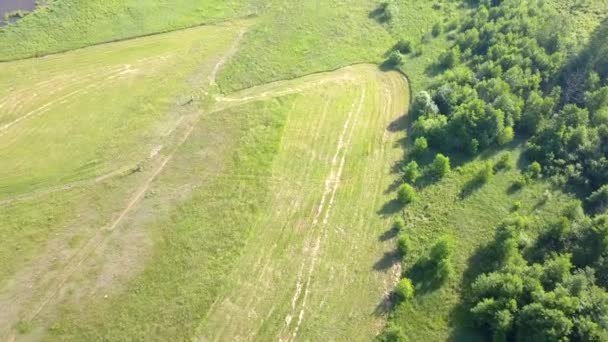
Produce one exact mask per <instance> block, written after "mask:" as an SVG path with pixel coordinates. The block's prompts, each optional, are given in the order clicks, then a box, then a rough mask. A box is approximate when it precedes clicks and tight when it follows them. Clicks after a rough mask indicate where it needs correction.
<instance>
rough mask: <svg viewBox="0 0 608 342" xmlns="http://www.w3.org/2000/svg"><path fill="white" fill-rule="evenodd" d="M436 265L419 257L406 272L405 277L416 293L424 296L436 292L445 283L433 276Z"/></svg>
mask: <svg viewBox="0 0 608 342" xmlns="http://www.w3.org/2000/svg"><path fill="white" fill-rule="evenodd" d="M435 268H436V265H435V264H434V263H433V262H432V261H431V260H430V259H429V258H428V257H421V258H420V259H419V260H418V261H417V262H416V263H415V264H414V265H412V267H410V268H409V269H408V270H407V271H406V272H405V276H406V277H408V278H410V279H411V280H412V283H413V284H414V287H415V288H416V293H418V294H426V293H429V292H432V291H435V290H438V289H439V288H440V287H441V285H443V284H444V283H445V281H444V279H440V278H438V277H436V276H435V275H434V272H435Z"/></svg>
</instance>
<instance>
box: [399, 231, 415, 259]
mask: <svg viewBox="0 0 608 342" xmlns="http://www.w3.org/2000/svg"><path fill="white" fill-rule="evenodd" d="M397 250H398V251H399V254H401V256H402V257H405V256H407V255H408V253H409V252H410V251H411V250H412V243H411V241H410V238H409V236H408V235H406V234H403V233H402V234H399V238H398V239H397Z"/></svg>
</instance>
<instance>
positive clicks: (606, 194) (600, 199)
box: [587, 184, 608, 212]
mask: <svg viewBox="0 0 608 342" xmlns="http://www.w3.org/2000/svg"><path fill="white" fill-rule="evenodd" d="M587 202H588V203H589V205H590V206H591V207H592V208H593V210H595V211H596V212H603V211H604V210H606V208H608V184H606V185H604V186H602V187H601V188H599V189H598V190H596V191H594V192H593V193H592V194H591V196H589V198H587Z"/></svg>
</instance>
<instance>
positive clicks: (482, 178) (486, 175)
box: [476, 161, 494, 184]
mask: <svg viewBox="0 0 608 342" xmlns="http://www.w3.org/2000/svg"><path fill="white" fill-rule="evenodd" d="M493 175H494V165H493V164H492V162H490V161H488V162H485V163H484V165H483V168H482V169H481V171H479V173H478V174H477V176H476V179H477V181H478V182H480V183H482V184H485V183H487V182H488V181H489V180H490V178H492V176H493Z"/></svg>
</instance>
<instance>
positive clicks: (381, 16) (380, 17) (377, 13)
mask: <svg viewBox="0 0 608 342" xmlns="http://www.w3.org/2000/svg"><path fill="white" fill-rule="evenodd" d="M367 17H368V18H370V19H373V20H375V21H377V22H378V23H380V24H384V23H387V22H389V21H390V19H391V17H390V14H389V13H388V12H387V4H384V3H383V4H380V5H379V6H378V7H376V8H375V9H373V10H372V11H370V12H369V13H368V15H367Z"/></svg>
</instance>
